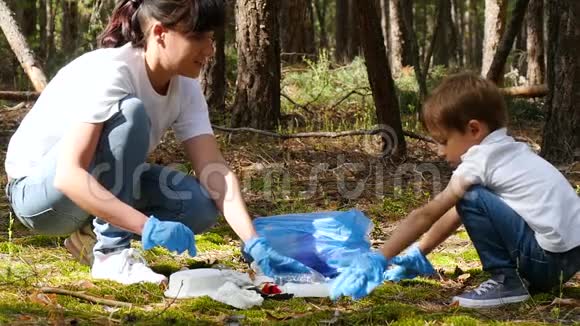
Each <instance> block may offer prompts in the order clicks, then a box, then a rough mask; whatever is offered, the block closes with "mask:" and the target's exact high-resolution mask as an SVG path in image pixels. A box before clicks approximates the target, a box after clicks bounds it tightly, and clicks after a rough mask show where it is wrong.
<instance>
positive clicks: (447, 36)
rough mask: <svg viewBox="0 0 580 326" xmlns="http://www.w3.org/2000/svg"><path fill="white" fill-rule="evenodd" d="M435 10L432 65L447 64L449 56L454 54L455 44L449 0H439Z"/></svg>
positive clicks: (449, 59)
mask: <svg viewBox="0 0 580 326" xmlns="http://www.w3.org/2000/svg"><path fill="white" fill-rule="evenodd" d="M437 11H438V12H439V13H438V15H437V22H436V26H437V28H436V31H434V32H436V33H437V34H438V35H437V37H436V43H435V48H434V49H435V51H434V53H433V65H441V66H449V63H450V61H451V57H452V56H453V55H454V51H455V44H452V43H453V37H452V35H451V33H452V20H451V1H450V0H439V1H438V6H437Z"/></svg>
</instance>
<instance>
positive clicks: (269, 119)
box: [232, 0, 280, 129]
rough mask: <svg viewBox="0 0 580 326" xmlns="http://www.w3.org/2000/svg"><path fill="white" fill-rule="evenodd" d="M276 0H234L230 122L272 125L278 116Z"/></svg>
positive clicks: (278, 83) (278, 81)
mask: <svg viewBox="0 0 580 326" xmlns="http://www.w3.org/2000/svg"><path fill="white" fill-rule="evenodd" d="M278 4H279V2H278V0H237V2H236V26H237V33H236V44H237V49H238V78H237V81H236V99H235V102H234V105H233V113H232V125H233V126H236V127H242V126H243V127H254V128H260V129H272V128H274V127H275V126H276V125H277V123H278V120H279V119H280V42H279V39H278V31H279V27H278V17H277V13H278V10H277V9H278V8H277V7H278Z"/></svg>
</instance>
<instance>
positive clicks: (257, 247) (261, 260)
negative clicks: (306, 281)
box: [244, 237, 311, 277]
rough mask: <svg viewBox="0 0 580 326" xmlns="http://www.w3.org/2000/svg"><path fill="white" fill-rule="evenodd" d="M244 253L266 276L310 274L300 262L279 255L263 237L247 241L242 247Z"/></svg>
mask: <svg viewBox="0 0 580 326" xmlns="http://www.w3.org/2000/svg"><path fill="white" fill-rule="evenodd" d="M244 252H245V253H247V254H248V255H250V256H251V257H252V258H253V259H254V261H255V262H256V263H257V264H258V266H260V269H261V270H262V272H263V273H264V275H266V276H270V277H274V276H275V275H277V274H286V273H290V274H302V273H310V272H311V271H310V269H309V268H308V267H307V266H306V265H304V264H302V263H301V262H299V261H297V260H295V259H293V258H290V257H287V256H283V255H280V254H279V253H278V252H276V251H275V250H274V249H273V248H272V247H271V246H270V245H269V244H268V242H267V241H266V239H265V238H263V237H255V238H252V239H250V240H248V241H247V242H246V243H245V245H244Z"/></svg>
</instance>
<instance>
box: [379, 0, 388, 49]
mask: <svg viewBox="0 0 580 326" xmlns="http://www.w3.org/2000/svg"><path fill="white" fill-rule="evenodd" d="M389 2H390V0H380V9H381V30H382V31H383V39H384V44H385V50H386V51H387V56H389V55H390V54H389V53H390V50H389V48H390V42H389V39H390V36H389V33H390V32H389V27H390V26H389V25H390V24H389Z"/></svg>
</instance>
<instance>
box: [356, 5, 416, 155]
mask: <svg viewBox="0 0 580 326" xmlns="http://www.w3.org/2000/svg"><path fill="white" fill-rule="evenodd" d="M353 9H355V10H354V11H356V13H357V15H356V17H357V20H358V24H359V26H360V31H361V40H362V47H363V53H364V57H365V63H366V66H367V73H368V78H369V83H370V85H371V89H372V92H373V99H374V101H375V106H376V110H377V121H378V122H379V124H384V125H387V126H389V127H390V128H391V130H392V134H390V135H386V137H387V139H386V140H385V147H384V153H385V154H394V155H395V156H403V155H405V152H406V143H405V138H404V135H403V128H402V125H401V116H400V113H399V104H398V101H397V96H396V93H395V84H394V81H393V78H392V76H391V71H390V69H389V60H388V59H387V56H386V55H385V52H386V51H385V48H384V43H383V37H382V35H381V32H380V31H381V23H380V19H379V16H378V14H377V13H378V10H377V8H376V6H375V2H374V0H358V1H356V3H355V8H353Z"/></svg>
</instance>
